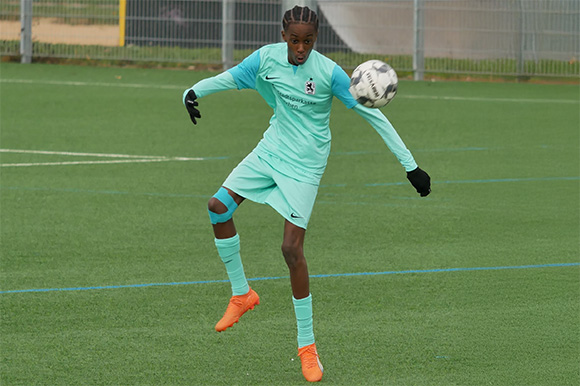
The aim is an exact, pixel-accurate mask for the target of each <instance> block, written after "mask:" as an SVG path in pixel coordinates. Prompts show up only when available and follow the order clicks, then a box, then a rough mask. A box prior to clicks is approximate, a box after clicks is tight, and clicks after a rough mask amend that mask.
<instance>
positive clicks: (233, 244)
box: [215, 233, 240, 257]
mask: <svg viewBox="0 0 580 386" xmlns="http://www.w3.org/2000/svg"><path fill="white" fill-rule="evenodd" d="M215 246H216V248H217V250H218V254H219V255H220V257H227V256H231V255H233V254H234V253H237V252H239V251H240V236H239V235H238V234H237V233H236V235H235V236H233V237H230V238H228V239H215Z"/></svg>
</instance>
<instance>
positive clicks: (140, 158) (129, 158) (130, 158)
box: [0, 149, 207, 168]
mask: <svg viewBox="0 0 580 386" xmlns="http://www.w3.org/2000/svg"><path fill="white" fill-rule="evenodd" d="M0 153H19V154H48V155H64V156H76V157H104V158H121V159H117V160H111V161H68V162H34V163H33V162H30V163H8V164H0V167H3V168H6V167H26V166H64V165H98V164H121V163H144V162H169V161H204V160H206V159H207V158H203V157H166V156H154V155H130V154H105V153H77V152H69V151H48V150H19V149H0Z"/></svg>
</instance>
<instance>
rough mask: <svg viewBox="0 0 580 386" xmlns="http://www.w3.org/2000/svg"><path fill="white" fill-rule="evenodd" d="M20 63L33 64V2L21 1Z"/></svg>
mask: <svg viewBox="0 0 580 386" xmlns="http://www.w3.org/2000/svg"><path fill="white" fill-rule="evenodd" d="M20 61H21V63H30V62H32V0H20Z"/></svg>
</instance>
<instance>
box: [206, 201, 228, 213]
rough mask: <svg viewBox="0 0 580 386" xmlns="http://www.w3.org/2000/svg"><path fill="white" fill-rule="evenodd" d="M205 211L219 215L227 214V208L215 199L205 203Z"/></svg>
mask: <svg viewBox="0 0 580 386" xmlns="http://www.w3.org/2000/svg"><path fill="white" fill-rule="evenodd" d="M207 210H208V211H210V212H213V213H217V214H221V213H225V212H227V211H228V208H227V207H226V206H225V205H224V203H223V202H221V201H220V200H218V199H217V198H215V197H212V198H210V199H209V201H208V202H207Z"/></svg>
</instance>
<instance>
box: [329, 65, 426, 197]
mask: <svg viewBox="0 0 580 386" xmlns="http://www.w3.org/2000/svg"><path fill="white" fill-rule="evenodd" d="M349 86H350V78H349V77H348V75H347V74H346V72H344V70H343V69H342V68H340V67H339V66H336V67H335V69H334V72H333V75H332V91H333V93H334V95H335V96H336V97H337V98H338V99H340V100H341V101H342V103H344V104H345V105H346V107H348V108H349V109H350V108H352V109H353V110H354V111H356V112H357V113H358V114H359V115H360V116H361V117H363V118H364V119H365V120H366V121H367V122H368V123H369V124H370V125H371V126H372V127H373V128H374V129H375V130H376V131H377V133H379V135H380V136H381V138H383V141H385V143H386V145H387V147H388V148H389V150H391V152H392V153H393V154H394V155H395V157H397V159H398V160H399V162H400V163H401V165H403V167H404V168H405V171H406V172H407V178H408V179H409V181H410V182H411V184H412V185H413V187H414V188H415V189H416V190H417V193H419V194H420V195H421V197H425V196H427V195H428V194H429V193H430V192H431V179H430V177H429V175H428V174H427V173H426V172H425V171H423V170H421V169H420V168H419V167H418V166H417V162H415V159H414V158H413V155H412V154H411V152H410V151H409V149H407V147H406V146H405V144H404V143H403V140H402V139H401V137H400V136H399V134H398V133H397V131H396V130H395V128H394V127H393V125H392V124H391V122H389V120H388V119H387V117H385V115H384V114H383V113H382V112H381V111H380V110H379V109H370V108H368V107H364V106H363V105H361V104H359V103H358V102H357V101H356V100H355V99H354V98H353V97H352V95H351V94H350V92H349V91H348V88H349Z"/></svg>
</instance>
